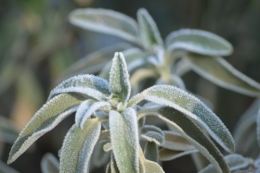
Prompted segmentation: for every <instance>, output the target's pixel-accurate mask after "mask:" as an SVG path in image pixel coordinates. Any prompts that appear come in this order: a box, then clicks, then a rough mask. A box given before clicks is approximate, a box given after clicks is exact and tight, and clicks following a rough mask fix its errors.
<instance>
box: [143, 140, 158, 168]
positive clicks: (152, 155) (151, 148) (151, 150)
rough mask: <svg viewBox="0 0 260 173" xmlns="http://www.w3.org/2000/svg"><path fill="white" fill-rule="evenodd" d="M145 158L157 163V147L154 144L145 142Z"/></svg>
mask: <svg viewBox="0 0 260 173" xmlns="http://www.w3.org/2000/svg"><path fill="white" fill-rule="evenodd" d="M144 155H145V158H146V159H148V160H151V161H154V162H156V163H157V162H158V146H157V144H156V143H155V142H149V141H147V142H146V144H145V147H144Z"/></svg>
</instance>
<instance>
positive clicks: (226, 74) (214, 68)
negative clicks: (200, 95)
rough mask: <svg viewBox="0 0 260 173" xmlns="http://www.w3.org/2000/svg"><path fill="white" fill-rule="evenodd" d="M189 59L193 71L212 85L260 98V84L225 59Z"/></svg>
mask: <svg viewBox="0 0 260 173" xmlns="http://www.w3.org/2000/svg"><path fill="white" fill-rule="evenodd" d="M187 57H188V60H189V61H190V62H191V69H192V70H194V71H195V72H196V73H198V74H199V75H201V76H202V77H204V78H206V79H207V80H209V81H211V82H212V83H214V84H216V85H219V86H221V87H223V88H226V89H230V90H232V91H235V92H239V93H242V94H245V95H249V96H252V97H257V96H258V97H259V96H260V84H259V83H257V82H256V81H254V80H252V79H250V78H249V77H247V76H246V75H244V74H243V73H241V72H239V71H238V70H236V69H235V68H234V67H232V66H231V65H230V64H229V63H228V62H227V61H226V60H224V59H223V58H221V57H209V56H201V55H195V54H188V55H187Z"/></svg>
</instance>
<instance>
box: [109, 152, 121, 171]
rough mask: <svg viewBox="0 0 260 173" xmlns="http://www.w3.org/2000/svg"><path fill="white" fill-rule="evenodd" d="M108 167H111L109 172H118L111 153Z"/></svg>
mask: <svg viewBox="0 0 260 173" xmlns="http://www.w3.org/2000/svg"><path fill="white" fill-rule="evenodd" d="M110 168H111V173H120V171H119V170H118V167H117V164H116V160H115V157H114V155H113V154H111V162H110Z"/></svg>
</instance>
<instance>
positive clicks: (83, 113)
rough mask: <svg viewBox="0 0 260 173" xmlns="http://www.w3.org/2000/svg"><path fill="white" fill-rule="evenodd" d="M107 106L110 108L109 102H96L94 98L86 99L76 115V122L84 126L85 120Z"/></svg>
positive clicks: (79, 125) (81, 126)
mask: <svg viewBox="0 0 260 173" xmlns="http://www.w3.org/2000/svg"><path fill="white" fill-rule="evenodd" d="M102 107H106V108H108V109H110V103H108V102H95V101H94V100H91V99H90V100H86V101H84V102H82V103H81V104H80V105H79V108H78V110H77V112H76V116H75V124H76V125H77V126H78V127H80V128H83V126H84V124H85V121H86V120H87V119H88V118H89V117H90V116H91V115H92V114H93V113H94V112H95V111H97V110H98V109H100V108H102Z"/></svg>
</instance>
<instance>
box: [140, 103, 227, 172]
mask: <svg viewBox="0 0 260 173" xmlns="http://www.w3.org/2000/svg"><path fill="white" fill-rule="evenodd" d="M151 115H152V116H156V117H158V118H160V119H162V120H163V121H165V122H166V123H169V124H171V125H172V127H175V130H176V131H177V132H178V133H180V134H181V135H182V136H183V137H184V138H185V139H186V140H187V141H189V142H190V143H191V144H192V145H194V146H195V147H196V148H197V149H198V150H199V151H200V152H201V153H202V154H203V155H204V156H205V157H206V158H207V159H208V160H209V161H210V162H211V163H212V164H213V165H214V167H215V168H216V169H217V171H218V172H223V173H229V172H230V171H229V169H228V166H227V164H226V162H225V161H224V158H223V156H222V154H221V153H220V151H219V150H218V148H217V147H216V146H215V144H214V143H213V142H212V141H211V140H210V138H209V137H208V136H207V135H206V134H205V133H204V132H203V131H202V129H201V128H200V127H199V126H198V125H197V124H195V123H194V122H193V121H192V120H190V119H189V118H187V117H186V116H184V115H183V113H181V112H179V111H177V110H175V109H173V108H170V107H159V108H150V109H146V110H141V111H139V112H138V119H140V118H142V117H143V116H151Z"/></svg>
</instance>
